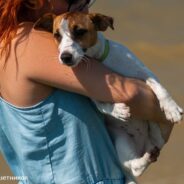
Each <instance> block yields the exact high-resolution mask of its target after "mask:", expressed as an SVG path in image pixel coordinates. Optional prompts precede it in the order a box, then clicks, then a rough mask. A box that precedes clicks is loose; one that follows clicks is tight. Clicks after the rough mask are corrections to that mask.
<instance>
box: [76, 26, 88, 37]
mask: <svg viewBox="0 0 184 184" xmlns="http://www.w3.org/2000/svg"><path fill="white" fill-rule="evenodd" d="M87 32H88V30H87V29H84V28H79V27H78V26H75V27H74V29H73V35H74V37H82V36H84V35H85V34H86V33H87Z"/></svg>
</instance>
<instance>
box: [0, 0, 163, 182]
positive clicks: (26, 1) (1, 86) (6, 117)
mask: <svg viewBox="0 0 184 184" xmlns="http://www.w3.org/2000/svg"><path fill="white" fill-rule="evenodd" d="M90 3H91V1H86V0H78V1H77V0H75V1H67V0H13V1H5V0H3V1H2V0H1V1H0V14H1V17H0V44H1V45H0V46H1V49H0V52H1V59H0V94H1V98H0V117H1V120H0V149H1V152H2V153H3V155H4V157H5V159H6V161H7V162H8V164H9V166H10V168H11V169H12V171H13V173H14V174H15V175H16V176H27V177H28V180H27V181H22V183H29V184H65V183H67V184H82V183H84V184H85V183H89V184H90V183H96V184H103V183H106V184H108V183H111V184H123V183H124V179H123V173H122V171H121V168H120V165H119V162H118V159H117V156H116V153H115V151H114V148H113V145H112V142H111V140H110V138H109V136H108V134H107V132H106V129H105V125H104V119H103V116H102V115H101V114H99V112H97V110H96V109H95V107H94V106H93V104H92V103H91V102H90V100H89V99H88V98H87V97H91V98H94V99H97V100H100V101H104V102H124V103H127V104H128V105H129V106H130V108H131V113H132V116H134V117H140V118H146V119H147V118H149V119H152V120H160V119H162V118H163V116H162V113H161V111H160V109H159V108H158V104H157V101H156V99H155V97H154V95H153V93H152V92H151V90H149V89H148V88H147V87H146V85H145V84H144V83H142V82H140V81H137V80H133V79H128V78H123V77H121V76H119V75H117V74H115V73H113V72H112V71H110V70H108V69H107V68H105V67H104V66H103V65H101V64H100V63H98V62H97V61H93V62H89V63H88V64H86V63H81V64H80V65H79V66H78V67H76V68H75V69H71V68H69V67H67V66H64V65H61V64H59V62H58V60H57V55H58V52H57V45H56V44H55V41H54V39H53V37H52V35H51V34H49V33H46V32H42V31H36V30H34V29H33V26H34V23H35V22H36V20H38V19H39V18H40V17H41V16H42V15H43V14H44V13H48V12H52V13H55V14H60V13H62V12H66V11H75V10H80V11H88V6H89V4H90ZM63 90H66V91H69V92H66V91H63ZM72 92H74V93H72ZM76 93H78V94H76ZM81 95H82V96H81ZM84 96H87V97H84Z"/></svg>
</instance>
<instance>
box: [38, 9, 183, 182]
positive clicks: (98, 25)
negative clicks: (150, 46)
mask: <svg viewBox="0 0 184 184" xmlns="http://www.w3.org/2000/svg"><path fill="white" fill-rule="evenodd" d="M108 27H110V28H111V29H114V26H113V18H112V17H109V16H105V15H102V14H98V13H80V12H72V13H65V14H62V15H59V16H55V15H52V14H48V15H45V16H44V17H42V18H41V19H40V20H38V22H37V23H36V25H35V28H43V29H44V30H47V31H49V32H52V33H53V35H54V37H55V39H56V40H57V43H58V45H59V47H58V48H59V61H60V62H61V63H62V64H65V65H68V66H70V67H76V66H77V65H78V64H79V63H80V62H82V61H83V60H86V61H87V57H86V56H88V57H92V58H95V59H97V60H99V61H100V62H102V63H103V64H104V65H105V66H107V67H108V68H110V69H111V70H113V71H114V72H117V73H118V74H121V75H123V76H126V77H131V78H137V79H140V80H142V81H144V82H145V83H146V84H147V85H148V86H149V87H150V88H151V89H152V91H153V92H154V94H155V95H156V97H157V99H158V101H159V103H160V107H161V109H162V110H163V111H164V113H165V116H166V119H167V120H169V121H171V123H168V124H166V123H165V124H163V123H162V122H156V123H155V122H150V121H146V120H137V119H132V118H131V117H130V116H131V115H130V109H129V107H128V106H127V105H126V104H124V103H115V104H110V103H102V102H98V101H95V100H93V101H94V103H95V104H96V107H97V108H98V109H99V111H100V112H102V113H104V114H106V115H107V118H108V124H107V128H108V131H109V133H110V136H111V138H112V140H113V143H114V146H115V148H116V151H117V154H118V157H119V160H120V162H121V165H122V168H123V171H124V173H125V177H126V184H136V183H137V181H136V177H138V176H140V175H141V174H142V173H143V172H144V171H145V169H146V168H147V167H148V166H149V165H150V164H151V163H152V162H154V161H156V160H157V157H158V156H159V152H160V150H161V149H162V147H163V146H164V145H165V144H166V142H167V141H168V138H169V135H170V132H171V130H172V128H173V124H174V123H176V122H179V121H181V119H182V114H183V110H182V109H181V108H180V107H179V106H178V105H177V104H176V102H175V101H174V100H173V99H172V97H171V96H170V95H169V93H168V92H167V90H166V89H165V88H164V87H163V86H162V85H161V84H160V82H159V81H158V79H157V77H156V76H155V75H154V74H153V73H152V72H151V71H150V70H149V69H148V68H147V67H146V66H145V65H144V64H143V63H141V62H140V61H139V60H138V59H137V58H136V57H135V56H134V55H133V53H132V52H130V51H129V50H128V49H127V48H126V47H125V46H123V45H121V44H119V43H116V42H114V41H110V40H107V39H106V38H105V37H104V36H103V35H102V34H101V33H100V32H104V31H106V30H107V28H108Z"/></svg>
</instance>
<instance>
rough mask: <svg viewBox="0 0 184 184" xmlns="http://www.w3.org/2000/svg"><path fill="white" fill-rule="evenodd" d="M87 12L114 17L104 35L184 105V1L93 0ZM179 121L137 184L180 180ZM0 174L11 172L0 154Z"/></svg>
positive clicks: (183, 172)
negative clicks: (130, 53) (111, 27)
mask: <svg viewBox="0 0 184 184" xmlns="http://www.w3.org/2000/svg"><path fill="white" fill-rule="evenodd" d="M91 11H93V12H99V13H103V14H106V15H109V16H112V17H114V21H115V30H114V31H111V30H108V31H107V32H106V33H105V34H106V35H107V37H109V38H111V39H113V40H116V41H118V42H121V43H123V44H124V45H126V46H127V47H128V48H129V49H130V50H132V51H133V52H134V53H135V54H136V55H137V56H138V57H139V58H140V59H141V60H142V61H143V62H144V63H145V64H146V65H147V66H148V67H149V68H150V69H151V70H152V71H153V72H154V73H155V74H156V75H157V76H158V77H159V79H160V81H161V83H162V84H163V85H164V86H165V87H166V88H167V89H168V91H169V92H170V94H172V96H173V97H174V99H175V100H176V101H177V102H178V104H179V105H181V107H183V108H184V82H183V80H184V21H183V18H184V1H183V0H97V1H96V3H95V4H94V5H93V7H92V8H91ZM183 123H184V122H183ZM183 123H182V124H179V125H176V126H175V128H174V131H173V133H172V135H171V137H170V140H169V143H168V144H167V145H166V146H165V147H164V149H163V150H162V152H161V155H160V157H159V160H158V161H157V162H156V163H154V164H152V165H151V166H150V167H149V168H148V170H147V171H146V172H145V174H143V176H141V177H140V178H139V182H140V184H183V183H184V124H183ZM0 175H1V176H10V175H11V172H10V170H9V168H8V167H7V165H6V163H5V161H4V160H3V158H2V157H1V155H0ZM0 184H16V182H11V181H6V182H3V181H0Z"/></svg>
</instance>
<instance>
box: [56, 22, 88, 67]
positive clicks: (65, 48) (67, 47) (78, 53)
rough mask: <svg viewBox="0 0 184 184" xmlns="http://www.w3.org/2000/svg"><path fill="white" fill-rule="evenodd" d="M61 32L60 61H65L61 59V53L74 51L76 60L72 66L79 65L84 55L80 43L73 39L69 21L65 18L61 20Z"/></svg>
mask: <svg viewBox="0 0 184 184" xmlns="http://www.w3.org/2000/svg"><path fill="white" fill-rule="evenodd" d="M60 34H61V35H62V41H61V42H60V44H59V61H60V62H61V63H63V62H62V60H61V55H62V54H63V53H64V52H69V53H72V56H73V60H74V61H75V65H73V66H72V67H75V66H76V65H78V63H79V62H80V61H81V59H82V57H83V56H84V55H83V51H82V49H81V47H80V45H79V44H78V43H77V42H74V41H73V40H72V38H71V34H70V31H69V28H68V21H67V20H66V19H63V20H62V22H61V29H60Z"/></svg>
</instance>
